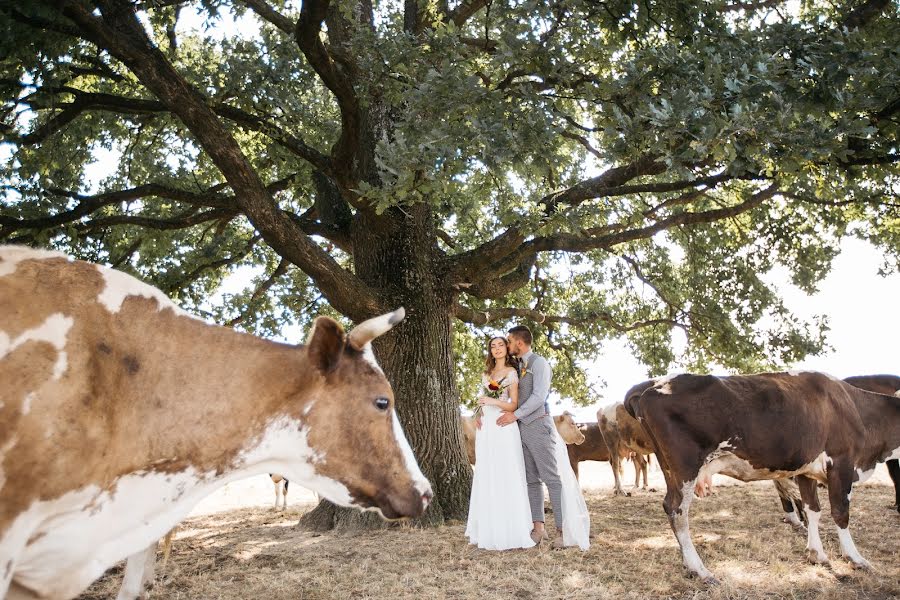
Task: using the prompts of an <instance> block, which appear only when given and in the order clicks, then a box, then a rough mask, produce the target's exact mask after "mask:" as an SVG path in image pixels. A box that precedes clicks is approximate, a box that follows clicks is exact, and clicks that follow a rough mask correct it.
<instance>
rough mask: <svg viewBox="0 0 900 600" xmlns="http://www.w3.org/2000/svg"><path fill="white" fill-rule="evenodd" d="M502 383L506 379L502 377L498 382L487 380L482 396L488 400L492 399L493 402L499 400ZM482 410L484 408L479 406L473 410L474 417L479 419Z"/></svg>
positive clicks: (501, 392)
mask: <svg viewBox="0 0 900 600" xmlns="http://www.w3.org/2000/svg"><path fill="white" fill-rule="evenodd" d="M504 381H506V377H504V378H503V379H501V380H500V381H494V380H493V379H490V380H488V384H487V386H486V387H485V389H484V395H485V396H487V397H488V398H494V399H495V400H497V399H499V398H500V396H501V395H502V394H503V382H504ZM483 409H484V407H483V406H482V405H480V404H479V405H478V407H477V408H476V409H475V416H476V417H480V416H481V413H482V410H483Z"/></svg>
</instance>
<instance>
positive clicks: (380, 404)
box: [375, 398, 391, 410]
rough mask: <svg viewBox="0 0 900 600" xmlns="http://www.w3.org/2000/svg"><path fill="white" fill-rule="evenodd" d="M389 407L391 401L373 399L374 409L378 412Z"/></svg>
mask: <svg viewBox="0 0 900 600" xmlns="http://www.w3.org/2000/svg"><path fill="white" fill-rule="evenodd" d="M390 406H391V401H390V400H388V399H387V398H375V408H377V409H378V410H387V409H388V408H389V407H390Z"/></svg>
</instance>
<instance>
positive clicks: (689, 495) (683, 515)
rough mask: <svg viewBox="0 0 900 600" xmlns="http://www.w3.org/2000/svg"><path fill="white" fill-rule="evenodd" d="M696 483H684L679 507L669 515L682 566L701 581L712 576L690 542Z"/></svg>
mask: <svg viewBox="0 0 900 600" xmlns="http://www.w3.org/2000/svg"><path fill="white" fill-rule="evenodd" d="M696 481H697V480H696V479H692V480H691V481H686V482H685V483H684V485H683V486H682V488H681V494H682V498H681V505H680V506H679V507H678V510H676V511H675V514H674V515H671V519H672V529H673V530H674V531H675V539H677V540H678V544H679V545H680V546H681V557H682V560H683V561H684V566H685V567H687V569H688V571H691V572H692V573H696V574H697V576H699V577H700V578H701V579H704V580H707V579H713V575H712V573H710V572H709V571H708V570H707V569H706V567H705V566H704V565H703V561H702V560H701V559H700V555H699V554H697V549H696V548H695V547H694V542H693V540H691V529H690V524H689V521H688V516H689V513H690V509H691V501H692V500H693V498H694V484H695V483H696Z"/></svg>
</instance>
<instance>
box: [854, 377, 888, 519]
mask: <svg viewBox="0 0 900 600" xmlns="http://www.w3.org/2000/svg"><path fill="white" fill-rule="evenodd" d="M844 381H846V382H847V383H849V384H850V385H854V386H856V387H858V388H862V389H864V390H868V391H870V392H875V393H878V394H885V395H888V396H891V395H893V396H900V377H897V376H896V375H858V376H856V377H847V378H846V379H844ZM867 427H868V425H867ZM887 468H888V473H889V474H890V476H891V480H892V481H893V482H894V508H896V509H897V512H900V460H897V459H896V458H892V459H890V460H888V461H887Z"/></svg>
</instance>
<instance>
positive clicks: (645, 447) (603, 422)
mask: <svg viewBox="0 0 900 600" xmlns="http://www.w3.org/2000/svg"><path fill="white" fill-rule="evenodd" d="M652 385H653V382H652V381H645V382H643V383H639V384H638V385H636V386H634V387H633V388H631V389H630V390H628V393H627V394H625V399H626V400H627V399H628V398H629V397H631V396H633V395H637V396H640V395H641V393H642V392H643V391H644V390H645V389H647V388H649V387H650V386H652ZM597 424H598V425H599V427H600V433H602V434H603V440H604V442H606V446H607V447H608V448H609V456H610V462H611V464H612V467H613V476H614V477H615V487H614V488H613V494H615V495H619V494H622V495H625V496H629V495H630V494H627V493H625V490H623V489H622V481H621V479H620V478H619V473H620V472H621V471H622V467H621V463H622V458H624V457H627V456H629V455H631V454H632V453H633V455H634V460H635V463H634V469H635V481H634V487H635V489H637V488H638V487H639V480H640V476H641V474H643V476H644V489H645V490H646V489H648V487H649V485H648V482H647V475H648V473H647V471H648V469H647V465H648V460H647V459H646V458H644V457H645V456H649V455H650V454H653V442H652V441H651V440H650V436H648V435H647V432H646V431H644V428H643V427H641V424H640V423H639V422H638V421H637V419H635V418H634V417H632V416H631V415H629V414H628V411H626V410H625V407H624V405H623V404H622V403H621V402H619V403H617V404H613V405H612V406H608V407H606V408H601V409H600V410H598V411H597Z"/></svg>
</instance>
